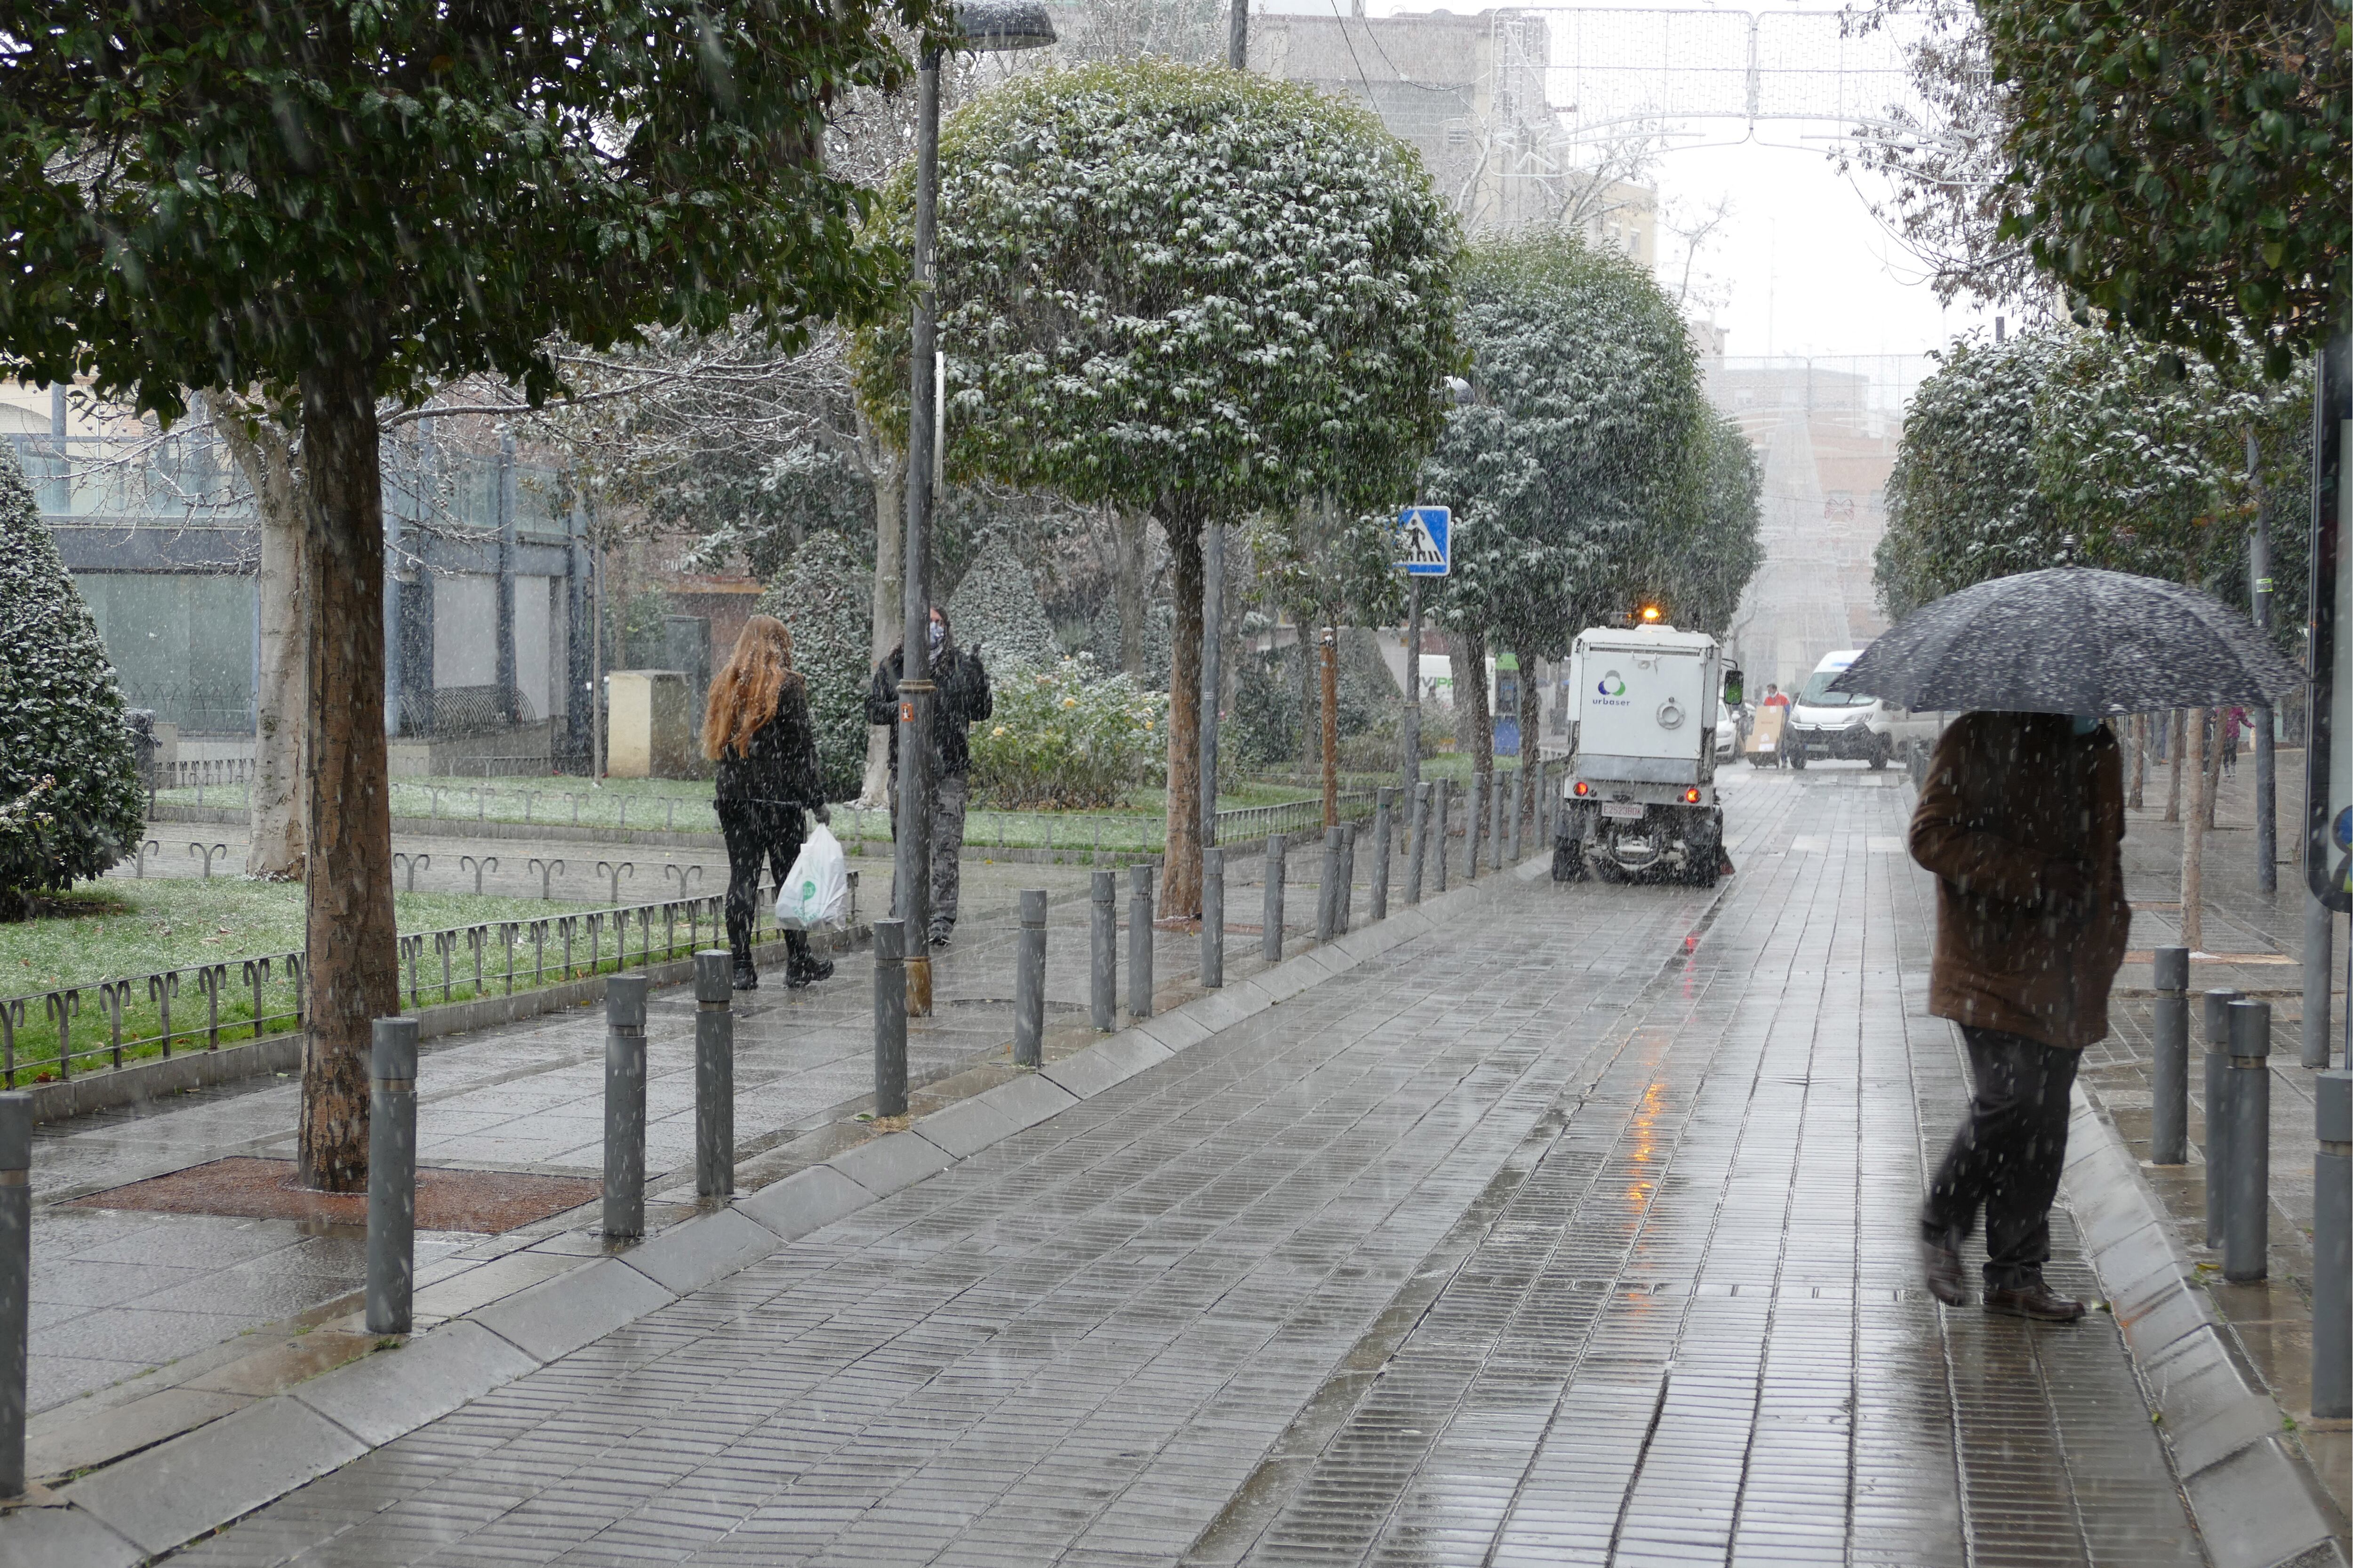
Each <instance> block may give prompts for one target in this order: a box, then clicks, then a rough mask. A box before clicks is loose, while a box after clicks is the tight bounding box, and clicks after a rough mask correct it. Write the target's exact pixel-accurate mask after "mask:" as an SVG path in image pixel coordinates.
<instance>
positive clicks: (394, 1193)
mask: <svg viewBox="0 0 2353 1568" xmlns="http://www.w3.org/2000/svg"><path fill="white" fill-rule="evenodd" d="M368 1054H369V1061H368V1202H367V1331H368V1332H369V1333H372V1334H405V1333H406V1332H408V1331H409V1327H410V1324H411V1321H412V1317H413V1314H412V1311H411V1304H412V1302H413V1301H414V1300H415V1299H416V1294H417V1020H416V1019H414V1018H378V1019H377V1020H375V1038H374V1040H373V1041H371V1042H370V1048H369V1053H368Z"/></svg>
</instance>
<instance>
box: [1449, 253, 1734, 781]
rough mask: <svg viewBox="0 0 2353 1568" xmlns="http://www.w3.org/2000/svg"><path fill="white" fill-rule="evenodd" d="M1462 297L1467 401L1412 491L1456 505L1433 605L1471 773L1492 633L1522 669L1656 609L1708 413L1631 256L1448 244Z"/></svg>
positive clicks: (1480, 733)
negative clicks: (1451, 635)
mask: <svg viewBox="0 0 2353 1568" xmlns="http://www.w3.org/2000/svg"><path fill="white" fill-rule="evenodd" d="M1461 300H1462V303H1461V328H1460V331H1461V337H1462V342H1463V343H1464V345H1465V347H1466V348H1468V350H1469V351H1470V355H1471V365H1470V371H1469V379H1470V394H1469V396H1470V401H1469V402H1468V403H1466V404H1463V405H1460V406H1458V407H1457V408H1456V409H1455V410H1454V412H1453V413H1452V415H1451V416H1450V417H1449V418H1448V420H1447V423H1446V431H1445V435H1444V436H1443V437H1441V438H1440V441H1439V443H1438V446H1437V448H1436V449H1435V450H1434V451H1433V452H1432V453H1431V454H1430V458H1429V460H1428V461H1427V462H1426V463H1424V464H1423V465H1422V472H1421V489H1420V496H1419V499H1420V500H1425V501H1430V502H1434V503H1436V504H1439V505H1442V506H1447V507H1451V509H1453V512H1454V537H1453V540H1452V554H1453V570H1452V574H1451V575H1450V576H1449V577H1447V578H1445V579H1444V580H1443V586H1442V588H1441V590H1440V592H1439V594H1438V595H1437V596H1436V600H1435V603H1434V604H1433V605H1432V608H1433V609H1434V610H1435V612H1436V613H1437V614H1438V616H1440V618H1441V619H1442V620H1444V621H1445V622H1446V624H1447V625H1448V626H1451V627H1452V628H1453V629H1454V630H1455V631H1456V632H1458V633H1459V634H1461V639H1462V641H1463V643H1464V644H1465V645H1466V646H1465V647H1464V648H1463V650H1462V651H1463V652H1464V653H1467V654H1469V655H1470V656H1471V657H1472V661H1473V665H1472V668H1462V667H1461V666H1458V668H1457V669H1456V676H1455V679H1456V689H1457V690H1458V691H1461V692H1462V693H1463V695H1464V697H1465V698H1466V699H1467V700H1468V702H1469V712H1470V717H1471V719H1472V726H1473V729H1474V731H1476V733H1475V734H1474V735H1473V736H1472V737H1470V740H1471V745H1472V754H1473V756H1474V757H1475V758H1476V759H1477V760H1478V763H1479V765H1480V766H1481V767H1482V768H1483V767H1486V766H1489V765H1491V763H1490V754H1491V751H1492V748H1491V747H1490V746H1489V745H1488V744H1487V743H1486V742H1488V741H1489V740H1490V739H1491V738H1492V737H1491V732H1490V731H1489V729H1488V725H1487V721H1486V710H1485V702H1486V697H1485V690H1486V688H1485V684H1484V681H1483V679H1482V669H1483V665H1484V659H1485V658H1486V644H1487V642H1488V640H1489V639H1490V638H1491V637H1492V638H1493V640H1494V641H1495V642H1497V643H1499V644H1500V645H1501V646H1503V647H1508V648H1510V649H1512V650H1513V651H1514V652H1515V653H1517V654H1518V655H1519V656H1520V660H1521V663H1522V666H1523V668H1527V667H1529V665H1530V662H1531V661H1532V660H1534V659H1538V658H1558V657H1559V656H1560V655H1561V654H1562V653H1564V652H1565V651H1566V650H1567V643H1568V639H1569V638H1571V637H1575V636H1576V635H1577V631H1578V630H1579V629H1580V628H1581V627H1583V626H1589V625H1592V624H1593V623H1595V622H1596V621H1601V620H1613V619H1617V618H1619V617H1620V616H1622V615H1623V614H1624V613H1625V612H1626V611H1628V610H1630V609H1632V608H1633V607H1634V606H1635V605H1637V604H1638V603H1639V602H1640V601H1641V600H1642V599H1644V598H1647V597H1652V596H1657V597H1662V598H1670V602H1672V599H1671V595H1672V592H1673V589H1674V586H1675V584H1676V583H1677V581H1678V574H1679V573H1681V572H1682V571H1683V569H1684V568H1685V567H1686V565H1687V564H1688V562H1687V554H1688V552H1689V551H1690V550H1691V549H1692V548H1693V542H1694V536H1695V535H1696V534H1697V533H1698V531H1699V530H1698V526H1697V525H1698V523H1699V521H1700V520H1701V518H1702V517H1703V515H1704V507H1703V502H1704V493H1705V488H1704V483H1703V477H1704V460H1705V457H1706V447H1705V442H1706V439H1707V432H1708V425H1709V416H1708V413H1707V407H1706V403H1705V401H1704V398H1703V397H1702V396H1701V394H1700V386H1699V374H1698V368H1697V365H1696V363H1695V362H1694V358H1693V355H1692V350H1691V343H1690V337H1689V333H1688V331H1687V329H1686V328H1685V325H1684V323H1683V317H1682V315H1681V314H1680V313H1679V312H1678V311H1677V310H1675V308H1674V303H1673V301H1672V300H1669V299H1668V298H1667V297H1666V295H1665V293H1664V292H1663V291H1662V289H1660V287H1659V285H1658V284H1657V282H1656V281H1655V280H1654V279H1652V278H1651V274H1650V272H1649V270H1648V269H1647V268H1643V267H1641V266H1640V265H1639V264H1637V263H1635V262H1632V261H1630V260H1628V259H1627V258H1624V257H1620V256H1618V255H1616V254H1614V253H1611V252H1609V251H1606V250H1603V249H1600V248H1598V247H1592V246H1588V245H1587V244H1586V243H1584V241H1583V240H1582V239H1580V238H1579V237H1577V236H1574V235H1559V234H1546V235H1531V236H1526V237H1516V238H1507V239H1499V240H1494V241H1491V242H1487V243H1482V244H1480V245H1477V246H1474V247H1471V248H1470V249H1468V250H1467V251H1465V252H1464V255H1463V263H1462V268H1461ZM1752 565H1753V562H1752ZM1741 581H1742V582H1743V583H1745V582H1746V576H1745V575H1743V577H1742V579H1741ZM1734 592H1735V595H1737V592H1738V587H1737V585H1736V586H1735V589H1734ZM1535 684H1536V683H1535V682H1534V681H1524V682H1522V686H1523V688H1524V689H1525V690H1526V691H1527V692H1528V693H1529V698H1528V701H1529V703H1530V704H1533V702H1534V700H1535ZM1533 712H1534V710H1533V707H1532V706H1530V707H1528V708H1525V709H1524V711H1523V713H1522V720H1523V725H1524V728H1525V729H1526V732H1529V733H1533V732H1534V731H1533V728H1532V727H1528V724H1527V721H1528V720H1529V719H1530V718H1531V716H1532V715H1533Z"/></svg>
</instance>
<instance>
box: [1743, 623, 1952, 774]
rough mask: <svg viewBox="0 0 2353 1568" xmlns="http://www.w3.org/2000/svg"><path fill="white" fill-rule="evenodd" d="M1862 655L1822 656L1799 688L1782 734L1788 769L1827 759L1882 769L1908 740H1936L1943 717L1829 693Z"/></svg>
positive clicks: (1850, 652) (1849, 652)
mask: <svg viewBox="0 0 2353 1568" xmlns="http://www.w3.org/2000/svg"><path fill="white" fill-rule="evenodd" d="M1862 654H1863V650H1862V649H1861V648H1859V647H1855V648H1842V649H1841V650H1840V651H1839V652H1837V653H1832V654H1826V655H1824V656H1823V658H1822V661H1821V663H1820V664H1818V665H1816V666H1815V667H1814V672H1813V674H1811V675H1810V676H1808V677H1807V678H1806V683H1805V685H1803V686H1801V687H1799V689H1798V695H1797V696H1796V698H1795V699H1794V700H1791V702H1790V704H1789V717H1788V723H1787V724H1786V725H1785V726H1784V727H1783V731H1782V740H1781V754H1782V757H1783V758H1784V759H1785V760H1786V761H1787V762H1788V764H1789V766H1791V767H1793V768H1802V767H1804V766H1805V765H1806V763H1807V762H1808V761H1809V760H1811V761H1816V762H1820V761H1823V760H1825V759H1829V760H1836V761H1841V762H1861V763H1870V764H1871V765H1872V766H1873V768H1883V767H1885V766H1886V765H1887V760H1888V759H1889V758H1890V757H1892V756H1894V754H1895V753H1896V752H1897V751H1898V750H1899V749H1901V747H1902V745H1903V743H1904V742H1906V741H1910V740H1921V741H1925V742H1932V743H1933V742H1935V740H1936V735H1937V733H1938V731H1940V730H1941V729H1942V728H1943V724H1942V722H1941V721H1942V720H1943V718H1944V715H1942V714H1931V713H1914V712H1912V711H1911V710H1908V709H1905V708H1898V707H1896V706H1894V704H1892V703H1890V702H1888V701H1886V700H1883V699H1881V698H1877V697H1862V696H1856V695H1853V694H1851V693H1848V692H1844V691H1832V690H1831V681H1833V680H1836V679H1838V678H1839V677H1840V676H1841V675H1844V674H1845V673H1846V672H1847V670H1848V669H1849V668H1852V666H1853V664H1854V661H1855V660H1856V659H1858V658H1862Z"/></svg>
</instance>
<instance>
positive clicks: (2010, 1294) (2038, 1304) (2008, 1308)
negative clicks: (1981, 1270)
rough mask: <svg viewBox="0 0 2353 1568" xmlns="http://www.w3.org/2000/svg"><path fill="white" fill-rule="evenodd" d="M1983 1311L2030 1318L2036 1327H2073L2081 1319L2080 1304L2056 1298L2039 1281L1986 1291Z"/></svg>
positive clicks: (2082, 1312)
mask: <svg viewBox="0 0 2353 1568" xmlns="http://www.w3.org/2000/svg"><path fill="white" fill-rule="evenodd" d="M1985 1308H1986V1310H1987V1311H1989V1312H1999V1313H2000V1314H2002V1315H2003V1316H2004V1317H2010V1318H2031V1319H2033V1320H2034V1321H2036V1322H2038V1323H2072V1322H2073V1321H2075V1320H2076V1319H2078V1318H2080V1317H2082V1316H2083V1315H2084V1303H2083V1302H2081V1301H2074V1300H2069V1299H2068V1298H2066V1297H2064V1296H2062V1295H2059V1294H2057V1293H2056V1292H2054V1291H2053V1290H2052V1289H2051V1287H2050V1286H2048V1285H2046V1284H2044V1283H2043V1282H2042V1280H2040V1279H2037V1280H2034V1281H2033V1282H2031V1284H2026V1285H2013V1286H2010V1287H2008V1288H2007V1289H1999V1290H1988V1291H1987V1292H1986V1296H1985Z"/></svg>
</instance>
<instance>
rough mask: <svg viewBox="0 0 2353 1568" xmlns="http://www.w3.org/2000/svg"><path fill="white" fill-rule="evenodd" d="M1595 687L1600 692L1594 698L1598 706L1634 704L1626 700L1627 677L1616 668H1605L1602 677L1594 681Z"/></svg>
mask: <svg viewBox="0 0 2353 1568" xmlns="http://www.w3.org/2000/svg"><path fill="white" fill-rule="evenodd" d="M1593 689H1594V691H1595V692H1596V693H1598V695H1597V696H1596V697H1595V698H1594V699H1593V705H1594V706H1595V707H1597V708H1630V707H1632V706H1633V704H1632V703H1630V702H1628V701H1627V700H1626V678H1625V677H1624V676H1622V675H1620V674H1619V673H1618V672H1617V671H1616V670H1614V669H1611V670H1605V671H1604V672H1603V673H1602V676H1601V679H1599V680H1597V681H1595V682H1594V683H1593Z"/></svg>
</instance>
